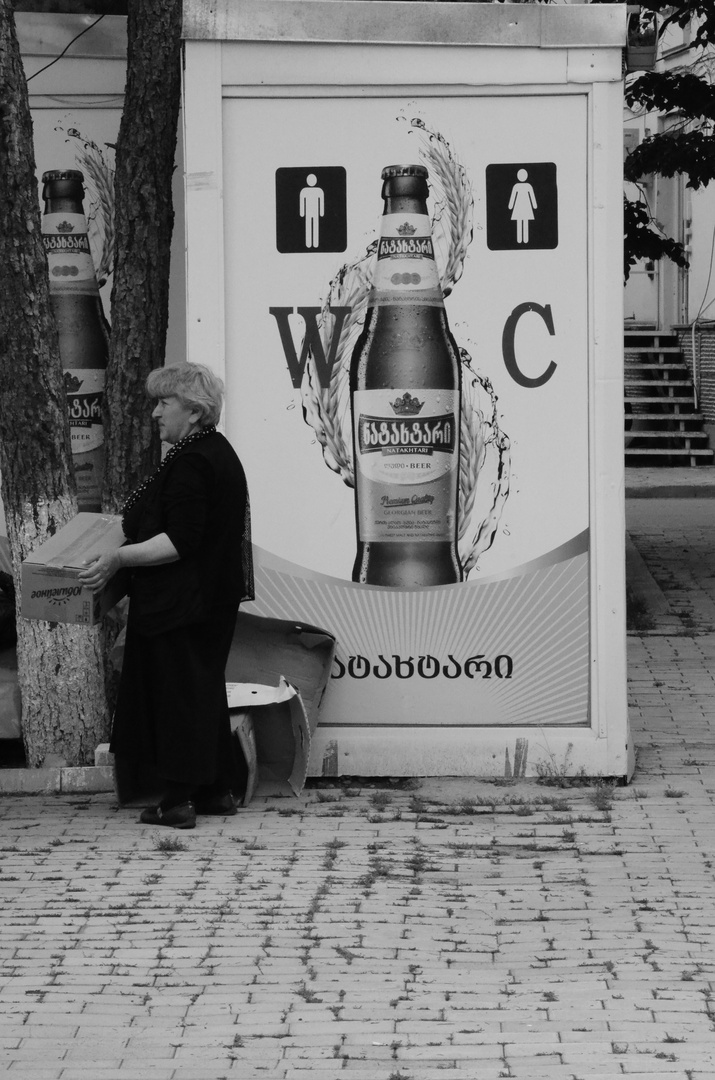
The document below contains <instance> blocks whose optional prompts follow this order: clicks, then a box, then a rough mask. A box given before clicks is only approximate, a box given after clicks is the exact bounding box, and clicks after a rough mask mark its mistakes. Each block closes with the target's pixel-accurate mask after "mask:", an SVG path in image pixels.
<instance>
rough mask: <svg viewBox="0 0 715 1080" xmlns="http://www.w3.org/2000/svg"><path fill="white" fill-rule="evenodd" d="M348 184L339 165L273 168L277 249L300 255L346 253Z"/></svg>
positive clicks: (343, 170)
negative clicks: (274, 173) (331, 252)
mask: <svg viewBox="0 0 715 1080" xmlns="http://www.w3.org/2000/svg"><path fill="white" fill-rule="evenodd" d="M346 192H347V184H346V176H345V169H344V168H342V166H340V165H323V166H320V165H306V166H305V167H303V168H290V169H276V247H277V248H278V250H279V251H282V252H301V253H302V254H306V253H310V252H321V251H345V249H346V247H347V246H348V220H347V218H348V215H347V193H346Z"/></svg>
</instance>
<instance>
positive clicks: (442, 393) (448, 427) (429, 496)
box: [353, 390, 459, 542]
mask: <svg viewBox="0 0 715 1080" xmlns="http://www.w3.org/2000/svg"><path fill="white" fill-rule="evenodd" d="M353 417H354V425H355V453H356V478H355V479H356V484H357V489H358V505H359V508H360V509H359V522H358V530H359V533H360V540H362V541H363V542H365V541H380V542H385V541H403V542H404V541H411V542H414V541H416V540H429V541H435V540H437V541H450V540H453V539H454V530H455V514H456V481H457V468H458V464H459V428H458V423H459V400H458V393H457V391H455V390H416V391H411V390H357V391H355V393H354V395H353Z"/></svg>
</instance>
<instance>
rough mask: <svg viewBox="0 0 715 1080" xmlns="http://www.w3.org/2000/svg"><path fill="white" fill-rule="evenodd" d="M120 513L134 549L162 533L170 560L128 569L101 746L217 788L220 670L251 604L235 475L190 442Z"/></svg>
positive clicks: (225, 727)
mask: <svg viewBox="0 0 715 1080" xmlns="http://www.w3.org/2000/svg"><path fill="white" fill-rule="evenodd" d="M177 451H178V452H177V453H176V454H174V455H173V456H172V458H171V460H170V461H169V462H168V463H165V465H164V467H163V468H162V469H160V470H159V472H158V473H157V474H156V475H155V477H154V478H153V479H152V480H151V481H150V482H149V483H148V485H146V487H145V488H144V490H143V491H142V494H141V496H140V497H139V498H138V499H137V500H136V501H135V502H133V504H132V505H131V506H130V507H129V508H128V509H127V511H126V513H125V517H124V531H125V533H126V535H127V538H128V539H129V540H130V541H131V542H132V543H141V542H142V541H144V540H148V539H150V538H151V537H153V536H157V535H158V534H159V533H166V534H167V535H168V537H169V539H170V540H171V542H172V543H173V545H174V547H175V548H176V550H177V552H178V554H179V559H178V561H176V562H173V563H165V564H162V565H160V566H147V567H137V568H135V569H134V570H133V571H132V579H131V586H130V591H129V597H130V600H129V617H128V622H127V634H126V644H125V649H124V662H123V666H122V676H121V681H120V685H119V692H118V698H117V706H116V710H115V715H114V724H113V730H112V738H111V742H110V749H111V750H112V752H113V753H115V754H117V755H121V756H123V757H125V758H130V759H135V760H137V761H139V762H140V763H142V765H147V766H150V767H152V768H153V769H155V770H156V772H157V773H158V774H159V776H160V777H161V778H162V779H164V780H167V781H170V782H174V783H180V784H191V785H195V786H196V787H197V788H199V787H203V788H211V787H215V788H217V789H220V788H221V787H223V786H224V785H225V786H230V785H228V784H227V779H228V775H229V774H228V773H226V769H228V768H229V762H230V760H231V749H230V747H231V731H230V721H229V712H228V704H227V701H226V686H225V668H226V661H227V658H228V653H229V649H230V645H231V640H232V637H233V631H234V626H235V622H236V615H237V613H238V607H239V604H240V603H241V601H242V600H246V599H252V598H253V565H252V558H251V533H250V509H249V501H248V489H247V485H246V477H245V474H244V471H243V467H242V465H241V463H240V461H239V459H238V457H237V455H236V453H235V451H234V450H233V448H232V447H231V445H230V443H229V442H228V441H227V439H225V438H224V436H223V435H221V434H219V433H218V432H215V431H212V432H211V433H210V434H206V435H202V436H201V437H199V438H193V439H192V440H191V441H188V442H187V444H186V445H185V446H182V447H181V448H177Z"/></svg>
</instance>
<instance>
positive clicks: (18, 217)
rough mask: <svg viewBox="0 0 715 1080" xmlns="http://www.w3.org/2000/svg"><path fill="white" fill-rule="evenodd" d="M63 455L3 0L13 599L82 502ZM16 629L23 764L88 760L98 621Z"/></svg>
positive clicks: (0, 373)
mask: <svg viewBox="0 0 715 1080" xmlns="http://www.w3.org/2000/svg"><path fill="white" fill-rule="evenodd" d="M70 463H71V451H70V442H69V425H68V417H67V405H66V397H65V390H64V383H63V376H62V366H61V361H60V353H59V344H58V338H57V330H56V327H55V322H54V316H53V314H52V309H51V306H50V294H49V283H48V274H47V259H46V256H45V252H44V248H43V245H42V237H41V227H40V209H39V205H38V200H37V177H36V166H35V158H34V149H33V142H32V120H31V117H30V106H29V99H28V95H27V84H26V81H25V73H24V69H23V66H22V61H21V58H20V50H19V46H18V43H17V36H16V32H15V21H14V16H13V6H12V3H11V0H0V472H1V473H2V499H3V503H4V507H5V515H6V518H7V529H8V540H9V542H10V549H11V553H12V561H13V576H14V579H15V587H16V595H17V596H18V598H19V597H20V596H21V576H20V564H21V562H22V560H23V559H24V558H26V557H27V555H29V554H30V552H31V551H33V550H34V549H35V548H36V547H38V546H39V545H40V544H41V543H43V542H44V541H45V540H46V539H47V538H48V537H49V536H51V535H52V534H53V533H55V532H56V531H57V529H58V528H60V527H61V526H62V525H64V524H65V523H66V522H67V521H68V520H69V519H70V518H72V517H73V516H74V515H75V514H76V512H77V500H76V494H75V485H74V479H73V475H72V470H71V464H70ZM17 627H18V645H17V649H18V668H19V682H20V689H21V694H22V727H23V737H24V740H25V749H26V755H27V761H28V764H29V765H31V766H40V765H43V764H45V763H48V762H53V763H61V762H65V763H67V764H69V765H80V764H85V763H87V762H91V761H92V760H93V754H94V749H95V747H96V746H97V744H98V743H100V742H102V741H104V740H106V738H107V733H108V715H107V706H106V699H105V693H104V674H103V664H102V634H101V631H100V630H98V629H87V628H84V627H74V626H68V625H64V624H60V623H47V622H39V621H34V620H33V621H30V620H27V619H23V618H22V617H21V616H20V615H19V612H18V618H17Z"/></svg>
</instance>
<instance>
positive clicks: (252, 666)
mask: <svg viewBox="0 0 715 1080" xmlns="http://www.w3.org/2000/svg"><path fill="white" fill-rule="evenodd" d="M334 655H335V638H334V637H333V635H332V634H330V633H328V631H327V630H323V629H321V628H320V627H318V626H310V625H308V624H307V623H299V622H297V621H293V620H289V619H266V618H262V617H261V616H259V615H248V614H246V613H245V612H243V611H239V613H238V619H237V620H236V629H235V630H234V634H233V642H232V643H231V651H230V653H229V657H228V663H227V664H226V682H227V683H231V682H244V683H263V684H264V685H266V686H279V685H280V681H281V679H285V681H286V682H287V683H290V685H291V686H294V687H295V688H296V690H298V692H299V693H300V696H301V699H302V702H303V705H304V707H305V713H306V716H307V718H308V726H309V729H310V734H311V735H313V734H314V732H315V729H316V727H317V726H318V709H319V706H320V702H321V700H322V697H323V694H324V693H325V688H326V686H327V685H328V679H329V678H330V669H331V667H332V663H333V657H334Z"/></svg>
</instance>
